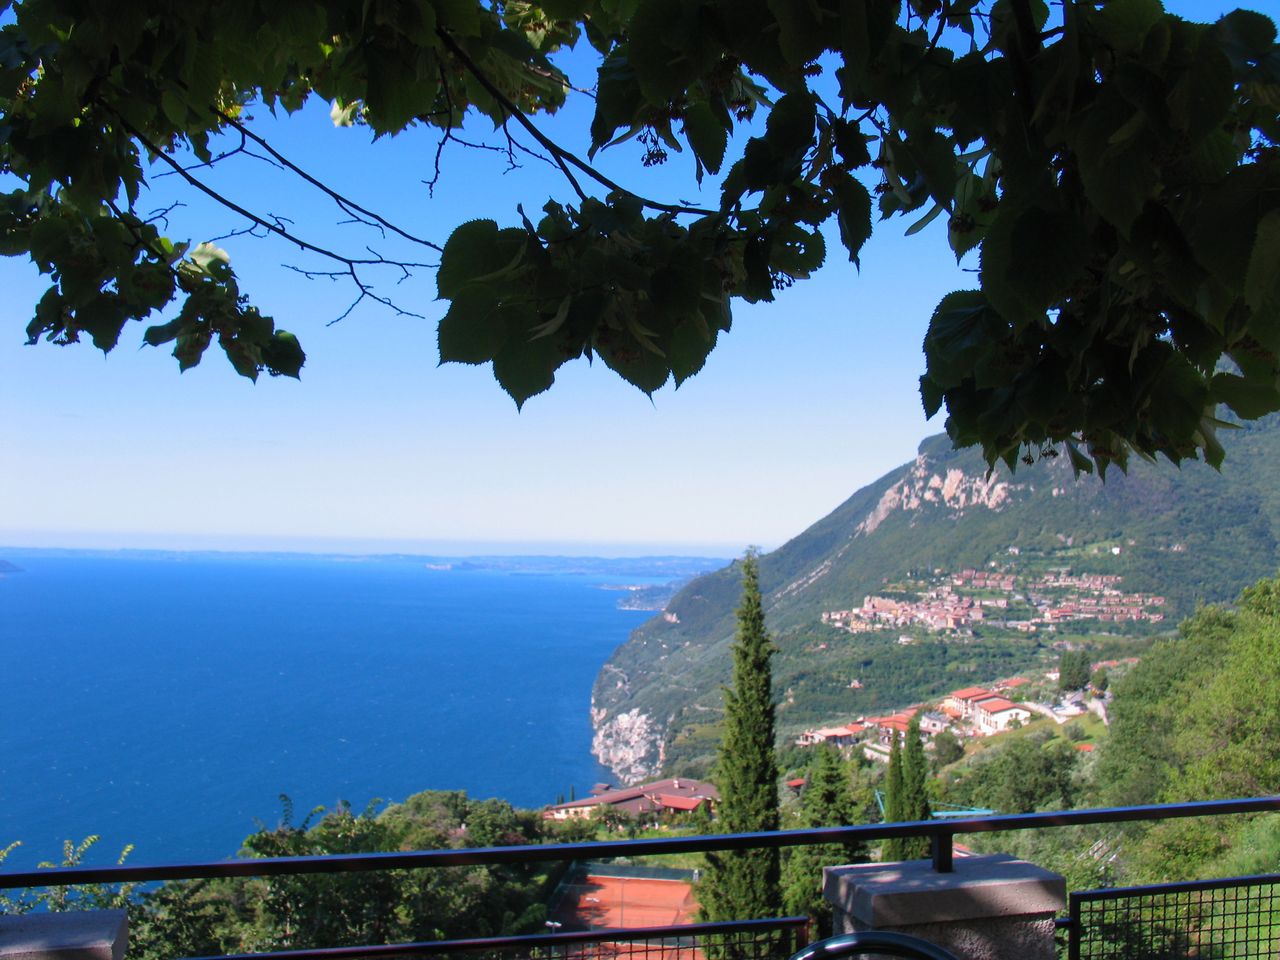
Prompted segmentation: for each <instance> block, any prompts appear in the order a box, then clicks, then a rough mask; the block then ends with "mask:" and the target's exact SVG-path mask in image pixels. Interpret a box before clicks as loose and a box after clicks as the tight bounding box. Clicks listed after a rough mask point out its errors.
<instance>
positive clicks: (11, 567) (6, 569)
mask: <svg viewBox="0 0 1280 960" xmlns="http://www.w3.org/2000/svg"><path fill="white" fill-rule="evenodd" d="M23 572H24V571H23V569H22V568H21V567H20V566H18V565H17V564H16V563H10V562H9V561H8V560H0V577H3V576H4V575H5V574H6V573H23Z"/></svg>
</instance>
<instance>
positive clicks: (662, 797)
mask: <svg viewBox="0 0 1280 960" xmlns="http://www.w3.org/2000/svg"><path fill="white" fill-rule="evenodd" d="M658 803H660V804H662V806H664V807H669V808H671V809H672V810H697V809H698V808H699V807H700V806H702V805H703V804H704V803H706V798H705V797H676V796H672V795H671V794H669V793H662V794H659V795H658Z"/></svg>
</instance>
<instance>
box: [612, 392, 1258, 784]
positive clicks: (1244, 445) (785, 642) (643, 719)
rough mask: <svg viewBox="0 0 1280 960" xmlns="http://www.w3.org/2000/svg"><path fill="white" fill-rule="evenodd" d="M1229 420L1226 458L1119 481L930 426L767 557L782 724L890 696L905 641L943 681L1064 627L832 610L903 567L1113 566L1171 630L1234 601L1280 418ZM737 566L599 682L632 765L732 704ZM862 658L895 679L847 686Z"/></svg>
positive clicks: (631, 771) (648, 632)
mask: <svg viewBox="0 0 1280 960" xmlns="http://www.w3.org/2000/svg"><path fill="white" fill-rule="evenodd" d="M1224 433H1228V434H1229V436H1228V437H1227V438H1226V444H1225V445H1226V446H1227V450H1228V457H1227V463H1226V465H1225V467H1224V471H1223V473H1221V474H1219V473H1217V472H1216V471H1214V470H1212V469H1211V468H1209V467H1207V466H1205V465H1204V464H1201V463H1196V464H1189V465H1185V466H1184V467H1182V468H1180V469H1179V468H1174V467H1172V466H1170V465H1168V464H1158V465H1153V464H1150V463H1147V462H1142V461H1139V462H1135V463H1134V464H1132V465H1131V467H1130V470H1129V472H1128V473H1127V474H1123V473H1120V472H1118V471H1115V470H1113V471H1111V472H1110V473H1109V474H1108V477H1107V479H1106V481H1105V483H1104V482H1102V481H1100V480H1099V479H1098V478H1096V477H1088V476H1086V477H1082V478H1079V479H1076V478H1074V477H1073V474H1072V470H1071V467H1070V465H1069V463H1068V462H1067V459H1066V458H1065V457H1057V458H1043V459H1042V460H1040V461H1039V462H1037V463H1035V464H1032V465H1030V466H1023V467H1020V468H1019V469H1018V471H1017V472H1016V473H1012V474H1011V473H1010V472H1009V471H1008V470H1007V469H1005V468H1004V467H1003V466H1001V467H1000V468H998V469H997V470H994V471H990V472H988V471H987V468H986V464H985V463H984V462H983V461H982V459H981V458H980V456H979V455H978V454H977V453H976V452H975V451H972V450H964V451H956V450H953V449H951V447H950V443H949V441H948V439H947V438H946V437H945V436H941V435H939V436H933V437H929V438H926V439H925V440H924V441H923V442H922V443H921V444H920V447H919V450H918V453H917V455H916V457H915V458H914V459H913V460H911V461H908V462H907V463H905V464H903V465H901V466H900V467H898V468H895V469H894V470H891V471H889V472H888V473H886V474H884V475H883V476H881V477H880V478H878V479H876V480H874V481H873V482H871V483H870V484H868V485H866V486H864V487H862V488H861V489H859V490H857V491H855V492H854V493H853V494H852V495H851V496H850V497H849V498H847V499H846V500H845V501H844V502H843V503H842V504H840V505H839V506H838V507H836V508H835V510H833V511H832V512H831V513H829V514H828V515H827V516H825V517H823V518H821V519H820V520H818V521H817V522H815V523H814V524H812V525H811V526H810V527H808V528H807V529H806V530H805V531H803V532H802V533H800V534H799V535H797V536H796V537H794V538H792V539H791V540H789V541H788V542H787V543H785V544H784V545H783V546H781V547H779V548H778V549H777V550H775V551H773V552H771V553H769V554H766V555H765V556H763V557H762V558H761V564H760V574H761V586H762V590H763V592H764V595H765V603H766V611H767V614H768V619H769V626H770V629H771V631H773V632H774V634H775V636H776V637H777V638H778V643H779V648H780V650H779V657H777V658H775V661H776V662H775V689H776V691H777V696H778V701H779V708H780V711H784V712H785V711H787V710H789V711H790V713H789V714H788V716H787V718H786V720H784V721H782V722H780V726H781V727H783V728H784V729H785V728H786V727H787V726H788V722H789V723H790V725H791V726H793V727H794V726H795V725H796V724H799V723H802V722H803V721H804V719H805V718H806V717H807V718H808V719H813V716H814V715H816V714H815V713H814V710H817V709H818V707H817V705H818V704H823V705H825V706H826V707H832V708H833V709H834V705H838V704H844V703H845V701H846V700H847V711H848V712H850V713H853V714H856V713H857V712H858V710H859V709H860V708H867V707H869V706H870V705H871V704H873V703H886V702H892V701H893V691H892V690H891V689H888V688H887V687H886V686H885V683H886V682H887V681H884V678H885V677H888V676H890V675H893V674H894V673H895V671H896V672H897V673H901V669H900V667H901V665H900V664H899V665H894V664H893V663H892V661H894V659H895V658H896V659H898V660H901V659H903V658H908V659H910V658H915V659H916V660H922V659H930V658H931V659H932V660H935V661H936V662H937V665H938V669H939V670H940V671H942V674H941V675H940V676H939V677H938V678H937V681H938V683H939V684H941V685H943V686H945V684H946V683H947V682H948V681H949V680H950V679H951V676H952V675H953V674H954V675H956V676H963V675H964V674H965V672H966V671H969V672H973V673H975V674H976V673H979V672H980V671H981V670H984V669H995V668H997V667H999V666H1001V665H1004V666H1008V667H1010V668H1011V669H1022V668H1023V666H1024V665H1025V664H1026V663H1027V662H1029V660H1030V655H1031V653H1032V652H1033V651H1034V649H1035V648H1036V647H1037V646H1039V647H1045V646H1047V645H1048V643H1049V642H1051V641H1052V640H1053V637H1051V636H1049V635H1048V634H1047V632H1046V633H1042V634H1041V636H1040V637H1038V638H1034V639H1032V638H1027V639H1024V640H1023V641H1022V642H1021V644H1019V643H1018V642H1016V641H1015V640H1013V639H1010V638H1008V637H1004V636H1001V637H998V638H997V637H994V636H992V631H991V630H985V631H982V633H983V636H982V637H980V638H977V639H973V638H970V639H967V640H965V642H964V643H962V644H961V643H956V642H955V638H952V637H946V636H944V637H940V638H939V637H933V636H925V635H922V636H920V637H918V638H917V639H918V640H919V642H920V644H921V646H920V647H919V648H917V649H915V650H913V651H907V652H899V653H895V652H894V651H893V650H892V649H881V648H882V647H884V646H885V642H884V641H886V639H887V638H886V637H884V636H883V635H881V636H879V637H873V636H871V635H862V637H855V638H852V639H851V638H849V637H848V636H846V635H842V634H838V633H835V632H831V628H830V627H824V626H823V625H822V624H821V617H822V614H823V613H824V612H826V611H831V610H836V609H844V608H848V607H851V606H856V605H858V604H861V603H862V602H863V598H864V597H865V596H867V595H870V594H874V593H877V592H880V591H882V590H884V589H887V588H888V587H889V586H898V587H901V584H900V583H898V581H903V582H911V583H917V582H919V581H921V578H928V577H930V576H935V575H937V574H939V573H947V572H953V571H958V570H960V569H961V568H962V567H969V568H973V567H979V568H984V567H988V566H989V565H993V564H1000V565H1013V566H1018V565H1021V566H1022V567H1025V568H1027V569H1031V568H1032V567H1033V566H1034V565H1035V564H1040V565H1041V566H1042V567H1043V566H1046V565H1052V564H1055V563H1056V564H1058V565H1060V566H1063V565H1065V566H1070V567H1072V568H1073V569H1075V570H1077V572H1093V573H1101V574H1115V575H1118V576H1121V577H1122V578H1123V582H1124V589H1125V590H1131V591H1142V592H1146V593H1149V594H1159V595H1160V596H1161V597H1163V598H1165V599H1164V601H1163V602H1165V603H1166V606H1165V612H1166V622H1165V623H1164V625H1163V629H1166V630H1167V629H1168V628H1169V627H1170V626H1171V625H1172V623H1173V622H1176V619H1178V618H1181V617H1182V616H1185V615H1187V614H1189V613H1190V612H1192V610H1194V608H1195V605H1196V604H1197V603H1198V602H1200V601H1205V602H1215V601H1229V600H1231V599H1233V598H1234V597H1235V596H1236V595H1237V594H1238V592H1239V590H1240V589H1241V588H1242V587H1243V586H1245V585H1246V584H1247V583H1250V582H1252V581H1253V580H1256V579H1257V578H1258V577H1259V576H1263V575H1266V574H1270V573H1272V572H1274V571H1275V569H1276V567H1277V564H1278V563H1280V493H1278V492H1277V491H1275V490H1274V489H1273V487H1274V486H1275V485H1274V483H1273V482H1271V478H1272V477H1273V476H1274V475H1275V470H1276V469H1277V468H1280V419H1277V418H1275V417H1271V418H1266V419H1264V420H1261V421H1257V422H1255V423H1251V424H1246V425H1244V426H1242V427H1240V428H1239V429H1236V430H1231V431H1224ZM736 567H737V564H736V563H735V564H731V565H730V566H728V567H725V568H723V569H721V570H717V571H714V572H712V573H709V574H706V575H705V576H702V577H698V578H696V579H695V580H693V581H691V582H690V583H689V584H688V585H687V586H685V587H684V588H683V589H682V590H680V591H679V592H677V593H676V595H675V596H674V597H673V598H672V599H671V601H670V602H669V603H668V604H667V606H666V608H665V610H663V611H662V612H661V613H660V614H659V615H658V616H656V617H654V618H653V619H651V620H649V621H647V622H646V623H645V624H643V625H641V626H640V627H639V628H637V629H636V630H635V631H634V632H633V633H632V635H631V638H630V639H629V640H628V641H627V643H625V644H623V645H622V646H621V647H619V648H618V649H617V650H616V651H615V652H614V654H613V655H612V656H611V657H610V659H609V661H608V662H607V663H606V664H605V666H604V667H603V668H602V670H601V672H600V674H599V676H598V678H597V681H596V684H595V688H594V691H593V697H592V721H593V725H594V727H595V729H596V744H595V749H596V754H597V756H598V758H599V759H600V760H601V762H602V763H604V764H605V765H606V766H609V767H611V768H612V769H613V770H614V771H615V773H617V774H618V775H619V777H621V778H623V779H635V778H639V777H643V776H647V775H651V774H652V773H654V772H656V771H658V770H660V769H663V768H664V766H667V765H669V763H670V762H671V761H672V759H673V756H676V755H679V754H680V753H681V737H686V738H687V737H693V738H695V739H696V738H697V736H698V735H699V730H700V729H702V728H705V727H706V726H707V725H708V724H709V723H712V722H713V721H714V719H715V717H716V716H717V715H718V711H719V690H720V686H721V684H723V683H725V682H727V679H728V663H729V655H728V649H729V645H730V643H731V642H732V634H733V611H734V609H735V608H736V605H737V601H738V590H739V583H738V575H737V569H736ZM1119 632H1121V633H1127V634H1133V633H1135V628H1131V627H1125V628H1124V629H1123V630H1120V631H1119ZM1137 632H1141V631H1137ZM1148 632H1151V631H1150V630H1148ZM1104 635H1105V634H1104ZM895 639H896V638H895ZM890 646H891V644H890ZM962 647H963V649H961V648H962ZM859 664H864V665H866V664H869V668H870V670H871V673H872V674H875V673H876V671H877V670H880V674H878V675H882V681H884V682H881V683H880V684H879V685H878V687H877V689H876V690H875V691H874V693H872V692H867V691H862V690H855V691H854V692H853V693H851V694H850V695H849V696H847V697H842V696H840V695H839V694H838V691H837V685H836V684H835V682H834V676H833V673H832V672H833V671H837V672H838V671H840V670H843V671H845V672H846V674H847V673H848V671H849V670H854V669H859ZM980 679H993V678H984V677H980ZM856 680H858V677H844V678H842V683H843V685H844V686H845V687H849V685H850V683H851V681H856ZM928 686H929V685H928V684H924V683H922V682H920V681H919V678H917V679H916V680H913V681H912V682H911V683H909V684H907V686H906V687H904V688H903V690H902V694H903V696H904V697H907V696H911V697H914V696H917V695H919V694H920V692H921V691H923V690H925V689H926V688H927V687H928ZM806 691H808V692H807V693H806ZM815 691H817V692H820V695H818V693H815ZM810 707H813V709H812V710H811V709H810ZM841 709H845V708H844V707H841ZM699 749H700V750H701V753H699V752H698V751H697V750H695V751H694V752H693V755H696V756H697V757H698V758H699V760H700V764H701V765H700V766H698V765H695V767H694V770H684V771H681V772H689V773H691V772H694V771H696V772H705V770H706V762H705V760H706V752H707V744H703V745H701V747H700V748H699ZM685 754H686V758H687V756H688V755H689V754H688V751H685Z"/></svg>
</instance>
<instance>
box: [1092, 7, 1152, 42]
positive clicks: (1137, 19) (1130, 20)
mask: <svg viewBox="0 0 1280 960" xmlns="http://www.w3.org/2000/svg"><path fill="white" fill-rule="evenodd" d="M1163 16H1164V6H1163V5H1162V4H1161V3H1160V0H1107V3H1106V4H1105V5H1104V6H1103V7H1102V9H1101V10H1098V11H1097V12H1096V13H1094V14H1093V25H1094V28H1095V29H1096V30H1097V31H1098V33H1099V34H1101V36H1102V38H1103V40H1105V41H1106V43H1107V45H1108V46H1110V47H1112V48H1114V49H1115V50H1117V51H1119V52H1121V53H1125V52H1129V51H1132V50H1138V49H1141V47H1142V43H1143V41H1144V40H1145V39H1146V37H1147V31H1148V30H1150V29H1151V28H1152V27H1154V26H1155V25H1156V23H1157V22H1158V21H1159V20H1160V19H1161V18H1162V17H1163Z"/></svg>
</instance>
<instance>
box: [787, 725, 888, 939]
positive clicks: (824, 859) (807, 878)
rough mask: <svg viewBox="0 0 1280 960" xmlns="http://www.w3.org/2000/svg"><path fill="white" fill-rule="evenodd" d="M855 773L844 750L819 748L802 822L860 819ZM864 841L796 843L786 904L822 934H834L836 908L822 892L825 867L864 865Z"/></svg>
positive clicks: (819, 823)
mask: <svg viewBox="0 0 1280 960" xmlns="http://www.w3.org/2000/svg"><path fill="white" fill-rule="evenodd" d="M849 787H850V782H849V771H848V770H847V769H846V767H845V764H844V763H843V762H842V761H841V759H840V755H839V753H837V751H836V750H835V748H834V747H832V746H830V745H828V744H820V745H819V746H818V747H816V748H815V752H814V758H813V763H812V764H811V765H810V766H809V770H808V771H807V775H806V782H805V787H804V794H803V795H802V796H801V798H800V816H799V820H800V826H802V827H843V826H848V825H850V824H852V823H853V822H854V804H853V794H852V793H851V791H850V789H849ZM866 859H867V855H866V848H865V847H864V846H863V844H861V843H819V844H813V845H810V846H805V847H793V848H792V849H791V852H790V854H789V855H788V857H787V860H786V865H785V868H784V870H783V904H784V906H785V908H786V912H787V913H789V914H793V915H798V914H807V915H808V916H809V917H810V918H812V919H813V920H814V921H815V922H816V924H817V926H818V931H819V934H820V935H821V936H828V935H829V934H830V933H831V907H830V905H829V904H828V903H827V902H826V900H825V899H823V896H822V868H823V867H830V866H835V865H837V864H842V863H863V862H865V861H866Z"/></svg>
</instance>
